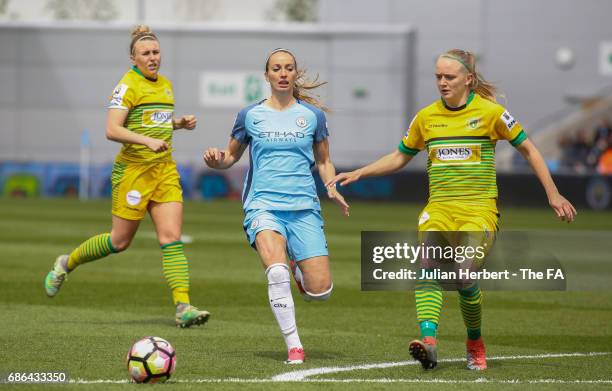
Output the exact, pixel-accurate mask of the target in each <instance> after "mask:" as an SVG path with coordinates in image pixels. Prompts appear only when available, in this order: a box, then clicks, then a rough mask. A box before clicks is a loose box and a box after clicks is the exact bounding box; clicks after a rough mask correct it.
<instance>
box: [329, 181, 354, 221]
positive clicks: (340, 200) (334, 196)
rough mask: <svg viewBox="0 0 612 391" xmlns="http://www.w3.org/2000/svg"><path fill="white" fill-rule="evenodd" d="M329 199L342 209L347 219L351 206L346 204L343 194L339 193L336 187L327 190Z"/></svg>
mask: <svg viewBox="0 0 612 391" xmlns="http://www.w3.org/2000/svg"><path fill="white" fill-rule="evenodd" d="M327 197H329V199H330V200H332V201H334V202H335V203H336V204H338V206H339V207H340V208H341V209H342V213H344V215H345V216H346V217H348V216H349V208H350V206H349V204H347V203H346V201H345V200H344V197H343V196H342V194H340V193H338V190H337V189H336V186H335V185H333V186H331V187H328V188H327Z"/></svg>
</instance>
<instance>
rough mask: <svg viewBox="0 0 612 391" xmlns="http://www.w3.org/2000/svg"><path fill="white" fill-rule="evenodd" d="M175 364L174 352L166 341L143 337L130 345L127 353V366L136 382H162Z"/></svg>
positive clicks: (167, 377)
mask: <svg viewBox="0 0 612 391" xmlns="http://www.w3.org/2000/svg"><path fill="white" fill-rule="evenodd" d="M175 366H176V352H175V351H174V348H173V347H172V345H170V343H169V342H168V341H166V340H165V339H163V338H159V337H145V338H143V339H141V340H140V341H138V342H136V343H135V344H134V345H132V348H131V349H130V351H129V352H128V354H127V368H128V373H129V374H130V377H131V378H132V380H134V381H135V382H136V383H157V382H164V381H166V380H168V379H169V378H170V375H172V372H174V368H175Z"/></svg>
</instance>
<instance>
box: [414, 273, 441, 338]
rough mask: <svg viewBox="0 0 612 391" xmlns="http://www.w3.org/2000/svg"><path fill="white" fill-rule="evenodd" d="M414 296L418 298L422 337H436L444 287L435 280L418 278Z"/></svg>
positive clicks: (417, 305)
mask: <svg viewBox="0 0 612 391" xmlns="http://www.w3.org/2000/svg"><path fill="white" fill-rule="evenodd" d="M414 297H415V299H416V312H417V321H418V322H419V327H420V328H421V337H427V336H430V337H435V336H436V331H437V327H438V323H439V321H440V311H441V310H442V288H441V287H440V284H439V283H438V282H437V281H435V280H418V281H417V282H416V287H415V292H414Z"/></svg>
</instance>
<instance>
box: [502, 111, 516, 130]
mask: <svg viewBox="0 0 612 391" xmlns="http://www.w3.org/2000/svg"><path fill="white" fill-rule="evenodd" d="M500 118H501V119H502V121H504V123H505V124H506V127H507V128H508V130H512V128H513V127H514V125H516V120H515V119H514V117H513V116H511V115H510V113H508V111H504V112H503V114H502V115H501V117H500Z"/></svg>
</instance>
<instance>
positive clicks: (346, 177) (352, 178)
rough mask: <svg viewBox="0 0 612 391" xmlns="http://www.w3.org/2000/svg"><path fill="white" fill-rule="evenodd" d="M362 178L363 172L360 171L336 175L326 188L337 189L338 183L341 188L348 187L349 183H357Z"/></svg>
mask: <svg viewBox="0 0 612 391" xmlns="http://www.w3.org/2000/svg"><path fill="white" fill-rule="evenodd" d="M359 178H361V172H360V171H359V170H355V171H349V172H343V173H341V174H338V175H336V176H335V177H333V178H332V179H331V180H330V181H328V182H327V183H326V184H325V187H327V188H328V189H329V188H330V187H335V186H336V183H339V184H340V186H346V185H348V184H349V183H353V182H357V181H358V180H359Z"/></svg>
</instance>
